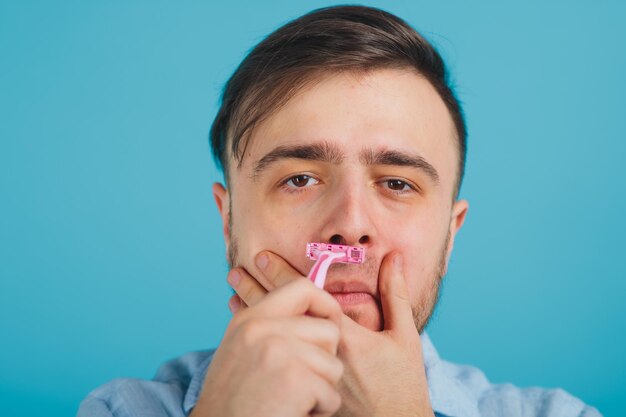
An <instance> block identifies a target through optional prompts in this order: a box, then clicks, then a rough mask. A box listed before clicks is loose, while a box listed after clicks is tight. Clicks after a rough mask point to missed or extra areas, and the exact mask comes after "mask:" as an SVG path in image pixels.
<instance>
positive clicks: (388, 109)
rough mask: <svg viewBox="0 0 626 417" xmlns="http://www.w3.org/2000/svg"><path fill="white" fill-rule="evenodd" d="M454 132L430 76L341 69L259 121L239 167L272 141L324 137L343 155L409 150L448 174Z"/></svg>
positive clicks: (452, 159) (247, 164) (294, 141)
mask: <svg viewBox="0 0 626 417" xmlns="http://www.w3.org/2000/svg"><path fill="white" fill-rule="evenodd" d="M455 138H456V136H455V130H454V124H453V122H452V118H451V117H450V114H449V112H448V109H447V108H446V106H445V104H444V103H443V101H442V100H441V98H440V97H439V95H438V93H437V92H436V90H435V89H434V87H432V85H431V84H430V82H428V81H427V80H426V79H425V78H424V77H423V76H421V75H419V74H417V73H416V72H414V71H412V70H396V69H385V70H378V71H373V72H369V73H363V74H361V73H359V74H355V73H341V74H335V75H332V76H327V77H325V78H322V79H321V80H320V81H318V82H316V83H314V84H312V85H311V86H310V87H308V88H307V89H305V90H302V91H301V92H299V93H298V94H297V95H295V96H294V97H293V98H292V99H291V100H289V101H288V102H287V103H286V104H285V105H284V106H283V107H281V108H280V109H279V110H278V111H276V112H275V113H273V114H272V115H271V116H270V117H268V118H267V119H266V120H264V121H263V122H262V123H260V124H259V125H258V126H257V127H256V128H255V129H254V131H253V132H252V134H251V137H250V142H249V144H248V146H247V149H246V154H245V155H243V159H242V161H241V168H240V169H241V170H243V171H246V170H250V169H252V168H251V167H252V166H253V164H254V163H255V161H258V159H259V158H261V157H263V155H264V154H266V153H267V152H270V151H271V150H272V149H274V148H276V147H277V146H281V145H294V144H303V143H311V142H315V141H329V142H333V143H334V144H336V145H337V146H339V147H340V148H342V149H343V150H344V153H346V155H348V156H349V155H350V154H354V155H357V154H358V153H359V151H361V150H362V149H364V148H371V149H380V148H393V149H399V150H406V151H411V152H415V153H418V154H420V155H422V156H423V157H424V158H426V159H428V160H429V162H430V163H431V164H433V165H435V166H436V168H437V170H438V171H440V173H441V174H442V177H450V178H452V177H454V175H455V171H456V160H457V159H456V158H457V157H456V153H457V151H456V143H455V140H456V139H455ZM231 166H232V165H231ZM442 179H445V178H442Z"/></svg>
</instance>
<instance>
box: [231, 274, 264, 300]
mask: <svg viewBox="0 0 626 417" xmlns="http://www.w3.org/2000/svg"><path fill="white" fill-rule="evenodd" d="M227 280H228V283H229V284H230V286H231V287H232V288H233V290H235V292H236V293H237V295H238V296H239V298H240V299H241V300H242V301H243V302H244V303H245V304H246V305H247V306H253V305H255V304H257V303H258V302H259V301H261V300H262V299H263V298H264V297H265V295H266V294H267V291H266V290H265V288H263V287H262V286H261V284H259V282H258V281H257V280H256V279H254V277H252V275H250V274H248V273H247V272H246V271H245V270H244V269H243V268H233V269H231V270H230V272H229V273H228V278H227Z"/></svg>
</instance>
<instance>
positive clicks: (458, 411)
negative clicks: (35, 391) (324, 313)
mask: <svg viewBox="0 0 626 417" xmlns="http://www.w3.org/2000/svg"><path fill="white" fill-rule="evenodd" d="M421 338H422V347H423V352H424V365H425V368H426V378H427V379H428V391H429V394H430V402H431V406H432V407H433V410H434V412H435V415H436V416H437V417H439V416H446V417H479V416H480V417H505V416H506V417H518V416H520V417H521V416H537V417H548V416H550V417H556V416H559V417H569V416H572V417H574V416H580V417H597V416H600V413H599V412H598V410H596V409H595V408H593V407H589V406H587V405H585V404H584V403H583V402H582V401H580V400H579V399H578V398H575V397H573V396H571V395H570V394H568V393H566V392H565V391H563V390H562V389H543V388H536V387H533V388H518V387H515V386H513V385H511V384H491V383H490V382H489V381H488V380H487V378H486V377H485V375H484V374H483V373H482V371H480V370H479V369H477V368H474V367H472V366H466V365H457V364H453V363H451V362H447V361H445V360H442V359H440V358H439V354H438V353H437V351H436V350H435V347H434V346H433V344H432V342H431V341H430V338H429V337H428V335H427V334H426V333H424V334H422V336H421ZM213 352H214V351H202V352H193V353H188V354H186V355H184V356H182V357H180V358H177V359H174V360H171V361H169V362H167V363H165V364H163V365H162V366H161V367H160V368H159V370H158V371H157V374H156V376H155V377H154V378H153V379H152V380H150V381H146V380H141V379H130V378H124V379H117V380H113V381H111V382H109V383H108V384H105V385H103V386H102V387H100V388H97V389H96V390H94V391H93V392H91V393H90V394H89V396H87V398H85V400H83V402H82V403H81V405H80V409H79V410H78V417H112V416H115V417H131V416H132V417H142V416H150V417H166V416H168V417H181V416H186V415H188V414H189V413H191V409H192V408H193V407H194V405H195V404H196V401H197V400H198V396H199V395H200V390H201V388H202V383H203V381H204V376H205V375H206V371H207V368H208V366H209V364H210V362H211V358H212V357H213ZM390 417H391V416H390Z"/></svg>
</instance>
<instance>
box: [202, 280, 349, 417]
mask: <svg viewBox="0 0 626 417" xmlns="http://www.w3.org/2000/svg"><path fill="white" fill-rule="evenodd" d="M240 272H241V271H240V270H237V269H236V270H233V271H231V272H230V274H229V278H230V281H231V282H235V281H236V280H237V274H239V273H240ZM341 316H342V314H341V307H340V306H339V304H338V303H337V301H336V300H335V299H334V298H333V297H332V296H330V295H329V294H328V293H326V292H324V291H322V290H320V289H318V288H316V287H315V286H314V285H313V284H312V283H311V282H309V281H308V280H297V281H293V282H290V283H288V284H286V285H284V286H282V287H281V288H278V289H276V290H275V291H273V292H272V293H271V294H269V295H268V296H267V297H264V299H263V300H259V302H258V303H256V305H255V306H253V307H250V308H247V309H245V310H242V311H240V312H238V313H236V314H235V315H234V317H233V319H232V320H231V322H230V324H229V326H228V328H227V330H226V332H225V334H224V338H223V341H222V343H221V344H220V346H219V348H218V349H217V351H216V352H215V356H214V357H213V360H212V362H211V365H210V366H209V369H208V371H207V375H206V378H205V380H204V385H203V389H202V392H201V394H200V398H199V400H198V403H197V404H196V407H195V408H194V409H193V412H192V413H191V416H192V417H199V416H221V417H229V416H232V417H236V416H252V415H254V416H255V417H265V416H267V417H276V416H284V417H294V416H298V417H302V416H320V417H322V416H324V417H326V416H331V415H333V414H334V413H335V412H336V411H337V409H338V408H339V406H340V403H341V397H340V396H339V393H338V391H337V383H338V381H339V380H340V378H341V375H342V373H343V365H342V363H341V361H340V360H339V359H338V358H337V356H336V354H337V348H338V344H339V333H340V332H339V326H340V324H341Z"/></svg>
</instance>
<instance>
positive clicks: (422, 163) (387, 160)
mask: <svg viewBox="0 0 626 417" xmlns="http://www.w3.org/2000/svg"><path fill="white" fill-rule="evenodd" d="M360 160H361V162H362V163H364V164H365V165H394V166H403V167H409V168H414V169H417V170H419V171H422V172H424V173H425V174H426V175H427V176H428V177H429V178H430V179H431V180H432V182H433V183H435V184H439V173H438V172H437V170H436V169H435V167H434V166H432V165H431V164H430V163H429V162H428V161H427V160H426V159H424V158H423V157H421V156H419V155H416V154H411V153H407V152H403V151H396V150H387V149H383V150H378V151H374V150H372V149H364V150H363V151H362V152H361V154H360Z"/></svg>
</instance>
